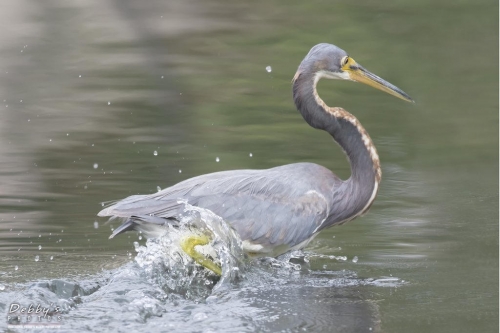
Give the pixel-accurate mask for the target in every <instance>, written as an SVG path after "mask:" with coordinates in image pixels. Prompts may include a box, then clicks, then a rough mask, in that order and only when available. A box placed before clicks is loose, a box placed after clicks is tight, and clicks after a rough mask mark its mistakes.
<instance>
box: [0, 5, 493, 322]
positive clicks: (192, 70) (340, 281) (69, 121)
mask: <svg viewBox="0 0 500 333" xmlns="http://www.w3.org/2000/svg"><path fill="white" fill-rule="evenodd" d="M7 1H8V2H9V3H8V4H7V5H6V6H5V8H6V10H2V11H1V12H0V19H1V20H0V22H2V24H3V27H4V29H1V30H0V38H1V40H2V43H0V52H1V55H2V61H1V62H0V75H1V76H2V80H0V100H1V101H2V104H1V105H0V114H1V116H2V121H1V122H0V138H1V140H0V156H2V157H1V159H2V163H1V164H0V184H2V186H1V187H0V195H1V200H0V205H1V208H0V285H1V286H2V287H3V290H1V291H0V313H3V314H4V316H3V318H5V319H0V330H5V329H6V327H7V321H6V315H7V311H8V308H9V307H10V305H11V304H12V303H16V302H17V303H19V304H22V305H26V306H28V305H29V304H30V303H33V304H37V303H40V304H41V306H45V307H49V306H51V304H53V306H52V308H51V310H52V314H53V315H57V313H55V312H54V306H59V307H60V309H59V310H60V316H61V317H62V323H61V324H60V325H61V326H60V327H61V329H63V330H64V331H121V330H123V329H125V328H126V329H127V330H132V331H144V332H151V331H165V332H211V331H213V332H221V331H222V332H245V331H248V332H254V331H264V332H277V331H288V332H300V331H308V332H325V331H335V330H337V331H339V332H340V331H342V332H362V331H365V332H372V331H373V332H377V331H383V332H402V331H404V332H422V331H426V332H427V331H429V332H475V331H478V332H479V331H480V332H498V33H497V31H498V17H497V14H496V13H498V4H497V3H493V2H488V1H480V2H478V1H461V2H458V3H457V2H456V1H440V2H439V3H436V2H433V1H426V2H418V3H416V2H413V1H405V0H401V1H396V2H391V3H381V2H370V3H353V2H352V1H351V2H349V1H343V2H338V3H335V4H334V5H333V4H332V3H329V2H319V1H313V2H300V3H290V2H286V3H285V2H284V1H278V2H276V3H274V2H273V3H270V2H267V1H257V2H252V3H238V4H235V3H229V2H224V1H208V2H207V1H206V2H203V3H191V2H188V1H169V2H168V3H166V2H164V1H149V2H148V4H147V5H143V4H141V5H140V6H139V5H137V4H135V3H134V2H132V1H120V2H116V3H115V2H105V3H104V2H99V1H88V2H84V3H83V2H82V3H72V4H68V3H66V2H62V1H51V2H43V3H40V2H36V1H29V0H21V1H11V0H7ZM13 27H15V29H14V28H13ZM319 42H331V43H334V44H337V45H339V46H340V47H342V48H344V49H345V50H347V51H348V52H349V53H350V55H351V56H352V57H353V58H354V59H355V60H356V61H358V62H359V63H361V64H362V65H363V66H365V67H366V68H367V69H369V70H371V71H373V72H374V73H376V74H377V75H380V76H381V77H383V78H385V79H387V80H388V81H390V82H391V83H393V84H395V85H397V86H398V87H400V88H402V89H403V90H405V91H406V92H408V93H409V94H410V95H411V96H412V97H413V98H414V99H415V100H416V101H417V103H416V104H415V105H410V104H406V103H403V102H401V101H399V100H397V99H395V98H393V97H391V96H388V95H385V94H383V93H381V92H378V91H376V90H374V89H371V88H369V87H365V86H362V85H360V84H354V83H349V82H334V81H328V82H321V83H320V84H319V94H320V95H321V96H322V98H323V99H324V100H325V102H326V103H327V104H329V105H331V106H342V107H344V108H345V109H347V110H349V111H350V112H352V113H353V114H355V115H356V116H357V117H358V118H359V120H360V121H361V123H362V124H363V125H364V126H365V128H366V129H367V130H368V132H369V133H370V135H371V137H372V139H373V140H374V142H375V144H376V146H377V149H378V152H379V155H380V158H381V161H382V168H383V177H382V185H381V189H380V192H379V195H378V197H377V199H376V201H375V203H374V205H373V207H372V208H371V210H370V212H369V213H368V214H367V215H366V216H364V217H363V218H360V219H357V220H356V221H354V222H352V223H349V224H346V225H344V226H342V227H339V228H333V229H329V230H325V231H324V232H323V233H321V234H320V235H319V236H318V237H317V238H316V239H315V240H314V241H313V242H312V243H311V244H310V245H309V246H308V247H307V248H306V249H305V250H304V252H299V253H293V254H289V255H287V256H284V257H282V258H278V259H263V260H259V261H254V262H247V261H243V263H240V262H238V263H229V264H228V265H226V266H225V267H226V269H227V270H228V272H232V269H233V268H237V269H238V270H237V272H239V273H238V274H236V273H235V274H234V275H233V276H229V277H227V278H226V279H222V280H217V279H214V278H213V276H210V275H209V273H207V272H206V271H204V270H200V269H198V268H197V267H196V266H192V265H177V266H175V264H174V263H173V262H170V261H168V259H167V258H168V256H162V255H159V253H164V251H167V250H166V249H167V248H168V249H170V250H168V251H174V252H175V247H174V248H169V247H164V246H163V247H162V246H160V245H161V244H160V243H155V241H148V242H149V243H147V242H146V240H145V239H144V238H142V236H141V235H137V234H134V233H130V234H124V235H120V236H119V237H116V238H114V239H112V240H108V237H109V235H110V234H111V230H112V228H116V227H117V226H118V222H117V221H115V222H111V223H106V220H104V219H103V220H101V219H98V218H97V217H96V216H95V215H96V213H97V212H98V211H99V210H100V209H102V206H101V202H107V201H110V200H115V199H120V198H123V197H126V196H128V195H132V194H139V193H153V192H155V191H156V190H157V187H160V188H166V187H168V186H169V185H171V184H174V183H176V182H178V181H181V180H183V179H187V178H189V177H193V176H196V175H199V174H204V173H209V172H214V171H221V170H228V169H242V168H268V167H272V166H276V165H281V164H286V163H292V162H299V161H311V162H315V163H318V164H321V165H324V166H326V167H328V168H331V169H332V170H334V171H335V173H336V174H338V175H339V176H340V177H343V178H347V177H348V176H349V167H348V165H347V163H346V162H345V157H344V155H343V153H342V152H341V151H340V149H339V148H338V147H337V146H336V145H334V144H332V142H331V139H330V138H329V137H328V135H327V134H325V133H322V132H319V131H316V130H313V129H311V128H310V127H309V126H308V125H307V124H305V123H304V121H303V119H302V118H301V116H300V115H299V114H298V112H297V111H296V110H295V109H294V106H293V102H292V101H291V86H290V81H291V78H292V77H293V75H294V73H295V70H296V68H297V66H298V64H299V62H300V61H301V60H302V58H303V57H304V55H305V54H306V53H307V52H308V50H309V48H310V47H311V46H312V45H314V44H316V43H319ZM21 51H23V52H21ZM267 66H272V72H270V73H269V72H268V71H267V70H264V69H266V67H267ZM154 151H156V152H157V153H158V154H157V155H156V156H155V155H154V153H153V152H154ZM249 152H251V153H250V154H249ZM216 157H217V158H219V160H220V161H221V162H219V163H214V159H215V158H216ZM249 157H251V158H249ZM96 166H97V167H96ZM179 170H182V173H180V172H179ZM202 213H206V214H208V212H202ZM212 218H213V217H212ZM202 220H203V219H202ZM207 221H212V220H210V219H208V220H207ZM95 222H97V223H98V224H97V226H98V227H97V228H96V227H95V226H96V224H95ZM222 235H224V233H222ZM39 236H40V237H39ZM172 237H173V236H172ZM139 238H142V239H139ZM167 239H168V237H167ZM230 239H231V238H230ZM165 240H166V239H164V240H163V241H165ZM134 242H138V246H137V247H136V246H134ZM174 243H175V242H174ZM220 244H222V245H221V246H222V250H223V249H224V245H223V244H225V243H224V242H221V243H220ZM174 245H175V244H174ZM39 246H41V249H40V250H39V249H38V248H39ZM136 248H137V249H138V251H139V252H136ZM155 250H156V251H155ZM233 250H234V249H233ZM162 251H163V252H162ZM229 252H231V251H229ZM222 253H224V252H222ZM226 253H227V252H226ZM35 257H38V261H35ZM145 257H148V258H150V259H152V260H151V261H147V260H146V259H145ZM355 258H357V260H356V259H355ZM169 267H170V268H171V267H175V269H171V270H170V271H169V270H168V269H170V268H169ZM172 272H173V273H175V274H177V275H175V274H174V275H171V273H172ZM181 273H182V274H184V275H182V274H181ZM179 276H180V277H182V278H178V277H179ZM172 281H173V282H172ZM181 282H182V283H181ZM177 283H179V286H178V288H177V289H175V288H174V287H176V286H177ZM183 283H184V284H183ZM169 286H170V287H169ZM56 319H57V318H56ZM54 324H57V323H56V322H54ZM101 327H102V329H101ZM370 328H371V330H370ZM49 330H50V331H53V329H49V328H47V329H45V331H49ZM40 331H44V330H43V329H40Z"/></svg>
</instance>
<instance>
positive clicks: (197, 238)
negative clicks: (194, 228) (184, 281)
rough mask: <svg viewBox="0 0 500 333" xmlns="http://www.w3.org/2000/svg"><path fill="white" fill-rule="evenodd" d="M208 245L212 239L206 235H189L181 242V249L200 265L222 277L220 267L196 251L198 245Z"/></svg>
mask: <svg viewBox="0 0 500 333" xmlns="http://www.w3.org/2000/svg"><path fill="white" fill-rule="evenodd" d="M208 243H210V238H209V237H208V236H206V235H189V236H186V237H184V238H183V239H182V240H181V248H182V249H183V250H184V252H186V253H187V255H188V256H190V257H191V258H193V259H194V261H196V262H197V263H198V264H200V265H202V266H203V267H205V268H208V269H209V270H211V271H212V272H214V273H215V274H217V275H219V276H221V275H222V269H221V268H220V266H219V265H217V264H216V263H214V262H213V261H212V260H210V259H208V258H207V257H205V256H204V255H203V254H201V253H199V252H198V251H196V250H195V249H194V247H195V246H197V245H207V244H208Z"/></svg>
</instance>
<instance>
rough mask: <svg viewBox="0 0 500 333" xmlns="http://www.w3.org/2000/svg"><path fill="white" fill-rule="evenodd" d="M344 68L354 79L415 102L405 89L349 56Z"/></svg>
mask: <svg viewBox="0 0 500 333" xmlns="http://www.w3.org/2000/svg"><path fill="white" fill-rule="evenodd" d="M342 70H344V71H345V72H347V73H348V74H349V77H350V78H351V80H353V81H356V82H361V83H364V84H367V85H369V86H372V87H374V88H377V89H379V90H382V91H385V92H386V93H388V94H391V95H393V96H396V97H398V98H401V99H402V100H405V101H407V102H412V103H415V101H414V100H413V99H412V98H411V97H410V96H408V94H407V93H405V92H404V91H403V90H401V89H399V88H398V87H396V86H395V85H393V84H390V83H389V82H387V81H386V80H384V79H382V78H380V77H378V76H377V75H375V74H373V73H371V72H369V71H368V70H366V69H365V68H363V67H362V66H361V65H359V64H357V63H356V62H355V61H354V59H352V58H349V61H348V62H347V64H345V65H344V66H343V67H342Z"/></svg>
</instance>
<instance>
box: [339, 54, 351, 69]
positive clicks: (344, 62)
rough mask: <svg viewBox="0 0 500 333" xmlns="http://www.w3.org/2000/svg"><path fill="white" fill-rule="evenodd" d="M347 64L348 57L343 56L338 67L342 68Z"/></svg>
mask: <svg viewBox="0 0 500 333" xmlns="http://www.w3.org/2000/svg"><path fill="white" fill-rule="evenodd" d="M348 62H349V56H345V57H343V58H342V60H340V65H341V66H342V67H344V66H345V65H347V63H348Z"/></svg>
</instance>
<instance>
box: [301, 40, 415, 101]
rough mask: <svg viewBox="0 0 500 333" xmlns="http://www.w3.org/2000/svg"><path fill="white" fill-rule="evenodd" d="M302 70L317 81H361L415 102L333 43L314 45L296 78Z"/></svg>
mask: <svg viewBox="0 0 500 333" xmlns="http://www.w3.org/2000/svg"><path fill="white" fill-rule="evenodd" d="M302 72H307V73H310V74H313V75H314V79H315V80H316V81H317V80H319V79H321V78H327V79H337V80H339V79H340V80H349V81H356V82H361V83H364V84H367V85H369V86H372V87H374V88H377V89H379V90H382V91H384V92H386V93H389V94H391V95H393V96H396V97H398V98H401V99H403V100H405V101H407V102H412V103H413V102H414V101H413V99H412V98H411V97H410V96H408V94H407V93H405V92H404V91H403V90H401V89H399V88H398V87H396V86H395V85H393V84H391V83H389V82H387V81H385V80H384V79H382V78H380V77H378V76H377V75H375V74H373V73H371V72H370V71H368V70H366V69H365V68H364V67H363V66H361V65H360V64H358V63H357V62H356V61H354V59H353V58H351V57H350V56H349V55H348V54H347V52H346V51H344V50H342V49H341V48H339V47H337V46H335V45H332V44H327V43H321V44H318V45H315V46H313V48H312V49H311V50H310V51H309V53H308V54H307V55H306V57H305V58H304V60H302V62H301V64H300V66H299V69H298V70H297V73H296V74H295V77H294V80H295V79H296V78H297V77H298V76H299V75H300V73H302Z"/></svg>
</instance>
